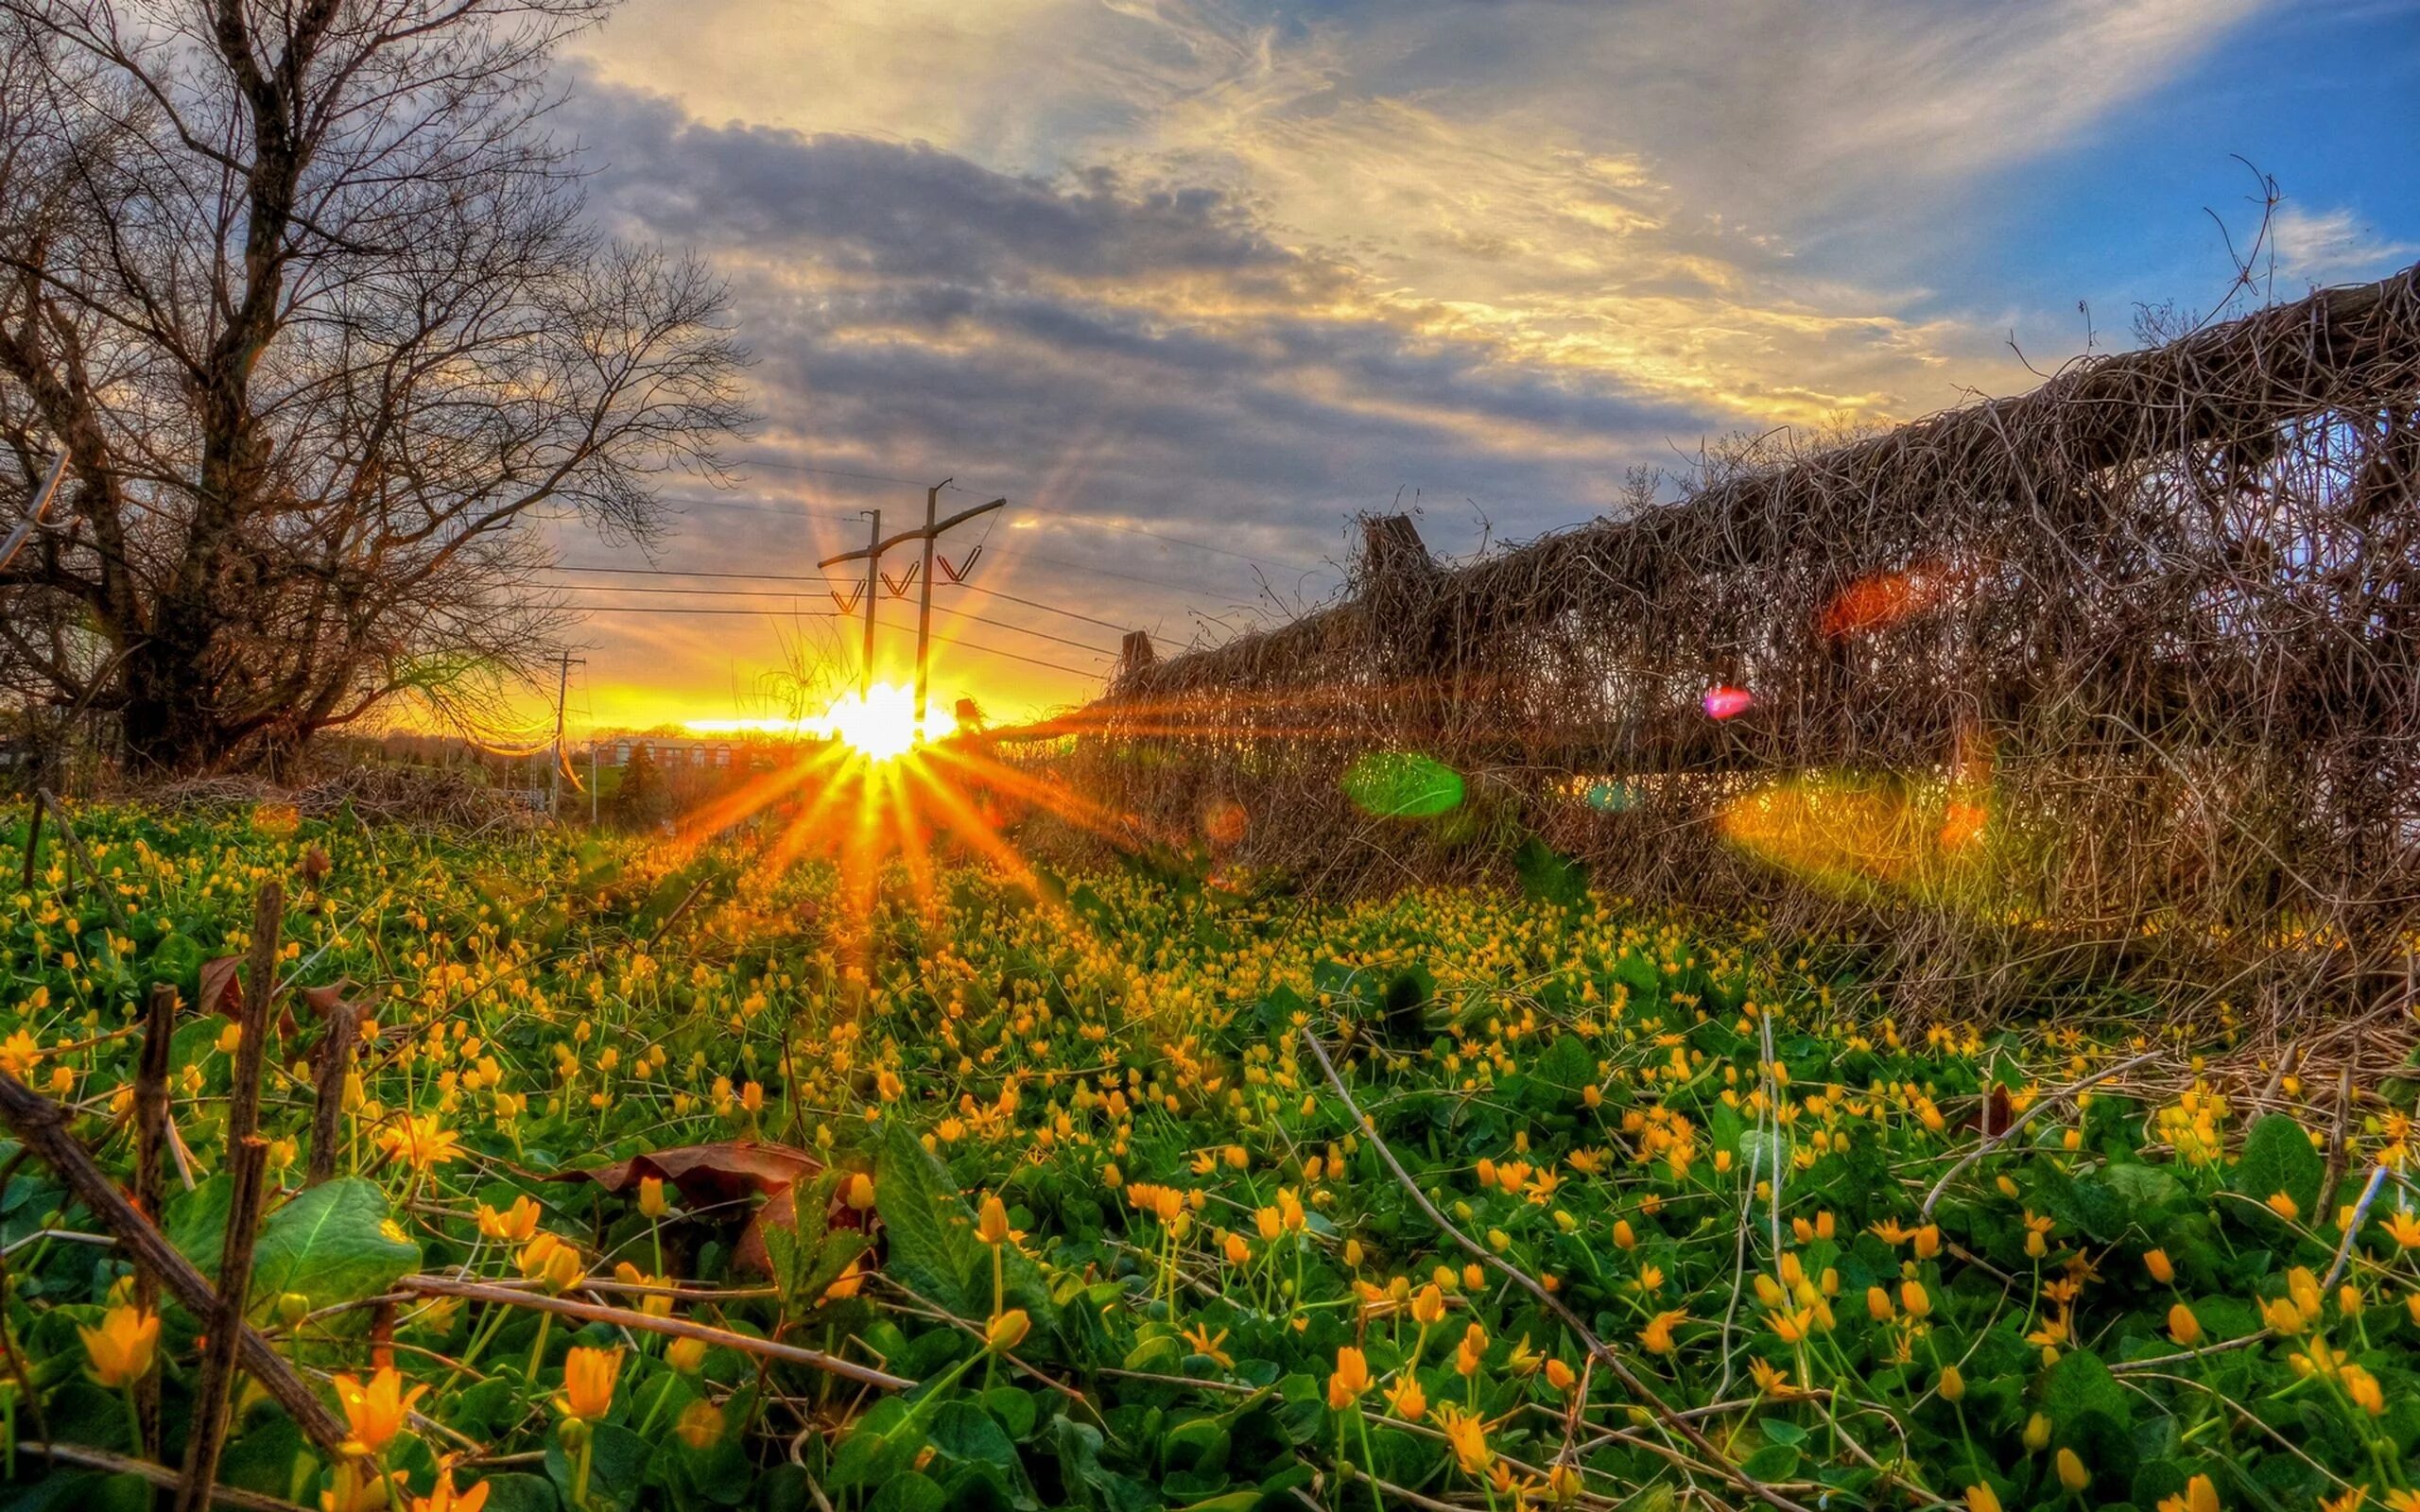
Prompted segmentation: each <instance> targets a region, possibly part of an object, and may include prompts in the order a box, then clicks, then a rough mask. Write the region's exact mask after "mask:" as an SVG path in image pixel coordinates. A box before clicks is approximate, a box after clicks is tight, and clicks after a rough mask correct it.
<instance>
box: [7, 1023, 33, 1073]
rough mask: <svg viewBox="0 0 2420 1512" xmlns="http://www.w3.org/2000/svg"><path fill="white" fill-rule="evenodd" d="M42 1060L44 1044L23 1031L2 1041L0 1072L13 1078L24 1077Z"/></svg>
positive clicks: (20, 1030)
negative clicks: (34, 1064)
mask: <svg viewBox="0 0 2420 1512" xmlns="http://www.w3.org/2000/svg"><path fill="white" fill-rule="evenodd" d="M41 1058H42V1042H41V1041H40V1040H36V1039H35V1038H34V1037H33V1036H32V1035H29V1034H27V1033H26V1031H25V1030H23V1029H19V1030H18V1031H17V1032H16V1033H14V1034H12V1035H10V1036H9V1038H8V1039H7V1040H0V1071H5V1072H7V1073H8V1074H9V1075H11V1076H17V1077H23V1076H24V1075H25V1074H26V1072H27V1071H29V1070H31V1069H32V1067H33V1063H34V1062H35V1061H37V1060H40V1059H41Z"/></svg>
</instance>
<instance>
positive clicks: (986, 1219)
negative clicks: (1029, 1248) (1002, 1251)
mask: <svg viewBox="0 0 2420 1512" xmlns="http://www.w3.org/2000/svg"><path fill="white" fill-rule="evenodd" d="M975 1237H976V1238H977V1239H980V1240H982V1241H983V1242H984V1243H985V1244H987V1245H1004V1244H1007V1243H1008V1241H1009V1210H1008V1208H1007V1206H1006V1205H1004V1204H1003V1203H1002V1202H1001V1201H1000V1199H999V1198H998V1197H997V1196H996V1195H994V1196H989V1197H985V1198H984V1199H983V1211H981V1212H980V1213H979V1214H977V1217H976V1219H975Z"/></svg>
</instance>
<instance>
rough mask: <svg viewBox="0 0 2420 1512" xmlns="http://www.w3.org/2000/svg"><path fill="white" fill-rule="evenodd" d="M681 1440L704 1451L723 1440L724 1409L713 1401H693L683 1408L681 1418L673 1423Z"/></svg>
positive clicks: (692, 1447)
mask: <svg viewBox="0 0 2420 1512" xmlns="http://www.w3.org/2000/svg"><path fill="white" fill-rule="evenodd" d="M673 1432H674V1433H677V1434H679V1435H681V1442H683V1443H684V1444H686V1445H688V1446H689V1447H690V1448H691V1449H694V1450H697V1451H699V1452H704V1451H706V1450H709V1449H712V1448H714V1447H715V1446H716V1445H717V1444H719V1443H721V1442H722V1409H721V1408H719V1407H717V1406H716V1405H715V1404H714V1403H713V1402H711V1401H693V1402H691V1403H689V1405H687V1406H686V1407H683V1408H682V1409H681V1420H680V1421H679V1422H677V1423H675V1424H674V1425H673Z"/></svg>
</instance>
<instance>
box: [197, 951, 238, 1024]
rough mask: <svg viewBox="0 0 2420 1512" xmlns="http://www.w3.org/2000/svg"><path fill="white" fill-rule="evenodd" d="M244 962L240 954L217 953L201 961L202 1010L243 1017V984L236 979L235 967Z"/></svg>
mask: <svg viewBox="0 0 2420 1512" xmlns="http://www.w3.org/2000/svg"><path fill="white" fill-rule="evenodd" d="M243 964H244V958H243V957H242V956H240V955H217V956H213V957H212V958H211V959H209V960H206V961H204V962H202V963H201V991H200V997H201V1003H200V1005H199V1006H200V1009H201V1011H202V1012H204V1013H221V1014H225V1015H226V1016H227V1017H228V1018H231V1019H239V1018H241V1017H243V1010H244V991H243V986H242V984H241V983H239V982H237V981H236V979H235V968H237V967H238V966H241V965H243Z"/></svg>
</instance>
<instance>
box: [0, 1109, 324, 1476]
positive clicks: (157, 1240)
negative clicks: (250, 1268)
mask: <svg viewBox="0 0 2420 1512" xmlns="http://www.w3.org/2000/svg"><path fill="white" fill-rule="evenodd" d="M0 1120H6V1121H7V1123H8V1125H9V1127H10V1128H12V1129H14V1130H15V1131H16V1135H17V1138H18V1140H19V1141H21V1142H22V1143H24V1144H25V1146H26V1149H28V1150H30V1151H32V1152H33V1154H34V1155H35V1156H36V1157H37V1158H38V1159H40V1160H42V1162H43V1164H45V1165H47V1166H49V1167H50V1168H51V1169H52V1170H53V1171H56V1172H58V1173H59V1177H60V1179H61V1180H62V1181H64V1182H65V1183H66V1184H67V1189H68V1190H69V1191H70V1192H73V1193H74V1194H76V1200H77V1201H78V1202H81V1203H82V1204H83V1205H84V1206H85V1208H86V1209H88V1210H89V1211H91V1212H92V1214H93V1216H94V1218H95V1219H96V1220H98V1222H99V1223H100V1225H101V1227H102V1228H104V1229H108V1230H109V1231H110V1232H111V1233H112V1234H114V1235H116V1236H117V1240H118V1243H120V1244H122V1245H124V1246H126V1249H127V1253H128V1255H129V1256H130V1258H131V1259H132V1260H133V1261H134V1263H135V1266H136V1268H137V1269H141V1270H148V1271H150V1272H151V1273H152V1274H153V1275H155V1276H157V1277H158V1278H159V1279H160V1284H161V1285H163V1286H164V1287H165V1288H166V1289H167V1291H168V1294H169V1295H170V1296H172V1297H175V1298H176V1299H177V1300H178V1301H180V1302H182V1303H183V1304H184V1305H185V1308H186V1310H187V1311H189V1312H191V1313H192V1314H194V1315H195V1316H196V1317H205V1318H216V1317H217V1316H218V1289H217V1288H216V1287H215V1286H213V1285H211V1284H210V1279H209V1278H208V1277H206V1276H204V1275H202V1273H201V1272H199V1271H198V1270H196V1269H195V1268H194V1265H193V1262H191V1261H189V1260H187V1259H185V1257H184V1256H182V1255H181V1254H179V1253H178V1252H177V1248H176V1246H174V1245H171V1244H169V1243H168V1241H167V1239H166V1237H165V1236H164V1235H163V1234H162V1233H161V1232H160V1230H159V1229H157V1228H155V1227H153V1225H152V1223H151V1221H150V1220H149V1219H147V1218H146V1217H144V1216H143V1214H141V1213H139V1212H137V1211H134V1204H133V1203H131V1202H129V1201H128V1200H127V1199H126V1194H124V1193H122V1192H120V1191H118V1189H117V1183H116V1182H115V1181H113V1180H112V1179H111V1178H110V1175H109V1173H108V1172H106V1171H104V1170H102V1169H101V1167H100V1163H99V1162H98V1161H96V1160H94V1159H93V1156H92V1152H91V1151H89V1150H87V1149H85V1148H84V1146H83V1145H82V1144H81V1143H78V1141H77V1139H76V1136H75V1135H74V1134H73V1133H72V1132H70V1130H69V1128H68V1125H69V1122H70V1120H69V1117H68V1113H67V1109H65V1108H61V1107H60V1106H59V1105H58V1104H57V1103H54V1102H52V1101H51V1100H50V1099H49V1098H47V1097H44V1096H43V1095H42V1094H41V1093H40V1092H37V1091H34V1090H33V1089H32V1088H30V1087H27V1086H26V1084H25V1083H24V1082H21V1081H19V1080H18V1079H17V1078H16V1077H14V1076H11V1075H9V1074H8V1073H6V1072H0ZM238 1349H239V1354H240V1358H241V1360H242V1362H243V1366H244V1368H245V1369H246V1370H249V1371H251V1376H252V1379H253V1380H255V1381H257V1382H259V1383H261V1389H263V1390H264V1391H267V1392H268V1394H269V1395H270V1396H272V1397H275V1398H276V1399H277V1400H278V1402H279V1404H280V1405H282V1406H283V1407H285V1410H286V1413H287V1414H288V1415H289V1416H291V1417H293V1419H294V1420H295V1422H296V1423H298V1424H299V1425H301V1427H302V1432H303V1434H304V1435H305V1436H307V1437H309V1438H310V1439H311V1441H312V1442H313V1443H316V1444H318V1445H319V1446H320V1448H322V1449H325V1450H327V1451H328V1452H331V1453H334V1452H337V1449H338V1446H340V1445H342V1444H343V1443H344V1441H345V1440H346V1439H348V1438H350V1437H352V1436H353V1435H352V1432H351V1430H349V1429H347V1428H346V1427H345V1423H344V1419H343V1418H341V1417H337V1415H336V1413H335V1411H334V1410H332V1409H331V1408H330V1407H329V1406H328V1404H327V1403H326V1402H324V1401H321V1400H320V1397H319V1393H317V1392H316V1391H314V1390H312V1388H311V1387H310V1385H309V1384H308V1383H305V1382H304V1381H303V1379H302V1377H301V1376H300V1375H297V1374H296V1373H295V1370H294V1367H293V1366H290V1365H288V1364H287V1363H286V1362H285V1356H284V1355H281V1354H279V1353H278V1352H277V1351H276V1350H275V1349H271V1348H270V1347H269V1342H268V1340H267V1339H265V1338H263V1337H261V1335H260V1333H259V1332H257V1331H255V1330H254V1329H252V1328H251V1326H250V1325H246V1326H245V1327H244V1328H243V1329H242V1331H241V1332H240V1334H239V1336H238Z"/></svg>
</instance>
